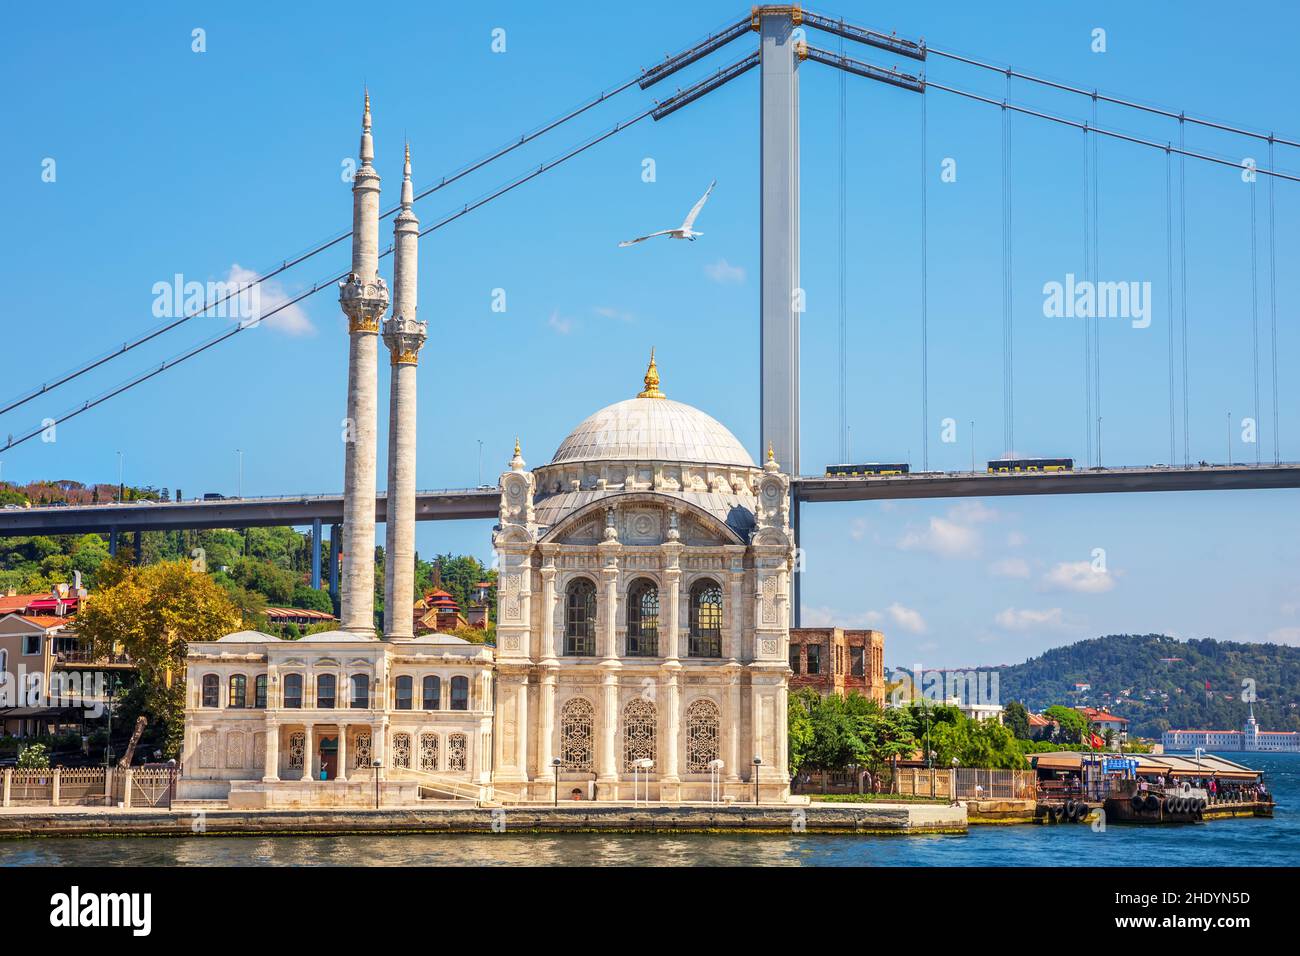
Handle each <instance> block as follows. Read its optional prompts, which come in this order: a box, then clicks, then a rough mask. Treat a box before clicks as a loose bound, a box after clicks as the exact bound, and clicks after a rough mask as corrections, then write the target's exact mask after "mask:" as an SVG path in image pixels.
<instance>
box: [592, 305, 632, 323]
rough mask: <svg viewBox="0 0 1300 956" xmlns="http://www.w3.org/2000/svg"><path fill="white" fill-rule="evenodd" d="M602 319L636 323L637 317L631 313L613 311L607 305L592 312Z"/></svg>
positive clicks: (595, 308) (594, 308)
mask: <svg viewBox="0 0 1300 956" xmlns="http://www.w3.org/2000/svg"><path fill="white" fill-rule="evenodd" d="M591 311H592V312H594V313H595V314H596V315H598V316H600V317H601V318H602V319H617V320H618V321H619V322H634V321H636V316H634V315H633V314H632V313H631V312H624V311H622V310H620V309H611V308H610V307H609V306H607V305H598V306H595V307H593V308H592V310H591Z"/></svg>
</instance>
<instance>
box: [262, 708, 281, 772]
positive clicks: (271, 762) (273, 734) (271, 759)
mask: <svg viewBox="0 0 1300 956" xmlns="http://www.w3.org/2000/svg"><path fill="white" fill-rule="evenodd" d="M262 782H263V783H279V782H280V725H279V724H278V723H276V722H275V721H267V724H266V768H265V773H264V774H263V776H262Z"/></svg>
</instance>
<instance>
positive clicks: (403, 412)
mask: <svg viewBox="0 0 1300 956" xmlns="http://www.w3.org/2000/svg"><path fill="white" fill-rule="evenodd" d="M419 241H420V220H419V219H417V218H416V217H415V213H414V212H412V211H411V147H410V146H407V147H406V166H405V168H404V170H403V173H402V209H401V211H400V212H399V213H398V214H397V219H396V220H395V221H394V223H393V315H392V317H391V318H390V319H388V320H386V321H385V322H384V344H385V345H387V346H388V351H389V355H390V356H391V360H392V363H393V375H392V385H391V388H390V390H389V397H388V514H387V521H386V523H385V526H384V532H385V536H384V639H385V640H391V639H393V638H400V637H412V636H414V635H413V627H412V625H413V618H412V608H413V605H414V604H415V405H416V395H415V373H416V366H417V365H418V363H419V359H420V349H421V348H422V347H423V346H424V342H425V339H426V338H427V337H428V323H427V322H417V321H416V320H415V298H416V288H415V287H416V277H417V275H418V274H419V272H418V264H417V256H418V254H419Z"/></svg>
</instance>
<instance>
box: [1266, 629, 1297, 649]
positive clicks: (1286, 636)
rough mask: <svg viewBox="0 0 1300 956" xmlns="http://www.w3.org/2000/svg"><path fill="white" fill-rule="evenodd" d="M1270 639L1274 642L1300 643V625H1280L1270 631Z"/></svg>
mask: <svg viewBox="0 0 1300 956" xmlns="http://www.w3.org/2000/svg"><path fill="white" fill-rule="evenodd" d="M1268 639H1269V640H1270V641H1271V642H1273V643H1274V644H1291V645H1300V627H1279V628H1278V629H1277V630H1276V631H1269V632H1268Z"/></svg>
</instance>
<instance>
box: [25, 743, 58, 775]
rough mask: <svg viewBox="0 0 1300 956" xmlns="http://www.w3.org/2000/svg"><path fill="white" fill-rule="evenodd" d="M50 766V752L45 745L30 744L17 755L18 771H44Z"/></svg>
mask: <svg viewBox="0 0 1300 956" xmlns="http://www.w3.org/2000/svg"><path fill="white" fill-rule="evenodd" d="M49 765H50V752H49V751H48V750H47V749H45V744H32V745H31V746H30V747H24V748H23V749H22V750H21V751H20V752H19V754H18V769H19V770H45V769H46V768H48V767H49Z"/></svg>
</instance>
